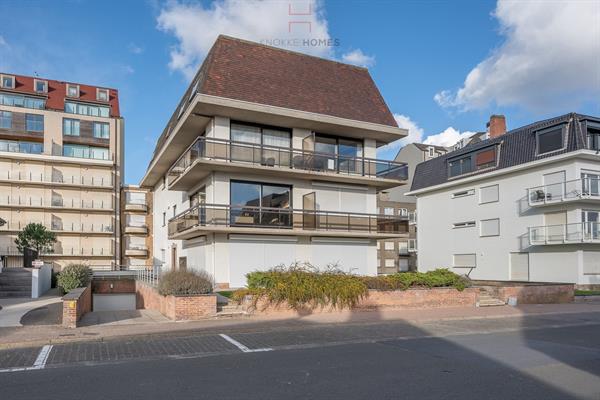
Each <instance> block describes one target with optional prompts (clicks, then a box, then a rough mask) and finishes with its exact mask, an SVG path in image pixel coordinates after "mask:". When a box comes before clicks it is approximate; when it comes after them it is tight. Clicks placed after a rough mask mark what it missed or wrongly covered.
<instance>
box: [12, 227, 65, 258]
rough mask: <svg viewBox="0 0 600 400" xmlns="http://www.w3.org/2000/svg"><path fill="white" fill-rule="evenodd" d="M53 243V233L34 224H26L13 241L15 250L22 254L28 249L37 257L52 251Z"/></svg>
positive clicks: (54, 236) (54, 237)
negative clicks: (36, 254)
mask: <svg viewBox="0 0 600 400" xmlns="http://www.w3.org/2000/svg"><path fill="white" fill-rule="evenodd" d="M54 243H56V235H55V234H54V232H50V231H49V230H48V229H46V227H45V226H44V225H42V224H36V223H30V224H27V226H26V227H25V228H24V229H23V230H22V231H21V232H19V234H18V235H17V238H16V239H15V244H16V245H17V249H19V251H20V252H21V253H24V252H25V249H26V248H29V249H34V250H36V251H37V252H38V255H40V254H42V253H44V252H50V251H52V245H53V244H54Z"/></svg>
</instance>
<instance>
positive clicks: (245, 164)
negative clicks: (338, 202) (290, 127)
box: [168, 137, 408, 190]
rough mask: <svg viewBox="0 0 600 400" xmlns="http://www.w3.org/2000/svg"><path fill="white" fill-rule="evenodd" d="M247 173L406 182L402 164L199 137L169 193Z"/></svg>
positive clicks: (175, 171) (178, 166) (173, 173)
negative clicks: (222, 174)
mask: <svg viewBox="0 0 600 400" xmlns="http://www.w3.org/2000/svg"><path fill="white" fill-rule="evenodd" d="M248 169H252V172H253V173H262V174H268V175H273V174H279V175H284V176H290V174H292V175H297V176H299V177H304V178H310V179H313V180H328V181H331V180H335V181H340V182H350V183H358V184H370V185H374V186H378V187H382V188H385V187H394V186H398V185H400V184H402V183H404V181H406V180H407V179H408V165H406V164H405V163H398V162H394V161H387V160H376V159H370V158H364V157H344V156H340V155H335V154H327V153H317V152H314V151H307V150H300V149H291V148H285V147H275V146H265V145H260V144H252V143H242V142H234V141H231V140H224V139H216V138H206V137H201V138H198V140H197V141H196V142H195V143H194V144H193V145H192V146H191V147H190V148H188V150H186V151H185V152H184V153H183V154H182V155H181V157H180V158H179V159H178V160H177V161H176V162H175V164H174V165H173V166H172V167H171V169H170V170H169V173H168V184H169V189H171V190H188V189H190V188H191V187H192V186H194V185H196V184H197V183H198V181H199V179H202V178H204V177H205V176H206V175H208V173H209V172H210V171H238V172H241V171H247V170H248Z"/></svg>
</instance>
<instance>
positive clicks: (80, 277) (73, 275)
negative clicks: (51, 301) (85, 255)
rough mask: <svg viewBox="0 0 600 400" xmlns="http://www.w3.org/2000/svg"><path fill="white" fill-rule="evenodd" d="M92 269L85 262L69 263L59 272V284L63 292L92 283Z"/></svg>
mask: <svg viewBox="0 0 600 400" xmlns="http://www.w3.org/2000/svg"><path fill="white" fill-rule="evenodd" d="M91 275H92V270H91V268H90V267H88V266H87V265H85V264H69V265H67V266H66V267H64V268H63V269H62V271H61V272H60V274H58V278H57V284H58V287H59V288H61V289H62V291H63V292H65V293H68V292H70V291H71V290H73V289H75V288H78V287H85V286H87V285H88V283H90V277H91Z"/></svg>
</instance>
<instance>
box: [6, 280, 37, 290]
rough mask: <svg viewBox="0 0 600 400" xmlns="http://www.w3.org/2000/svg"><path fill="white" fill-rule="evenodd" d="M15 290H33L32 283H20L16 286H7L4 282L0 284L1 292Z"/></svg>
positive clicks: (12, 284) (13, 284)
mask: <svg viewBox="0 0 600 400" xmlns="http://www.w3.org/2000/svg"><path fill="white" fill-rule="evenodd" d="M13 289H28V290H31V282H24V283H19V284H15V283H9V284H5V283H3V282H0V290H13Z"/></svg>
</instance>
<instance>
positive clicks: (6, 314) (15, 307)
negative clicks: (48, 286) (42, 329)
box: [0, 289, 61, 328]
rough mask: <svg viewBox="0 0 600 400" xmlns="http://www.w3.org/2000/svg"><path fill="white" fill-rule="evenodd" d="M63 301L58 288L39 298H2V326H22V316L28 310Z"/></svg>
mask: <svg viewBox="0 0 600 400" xmlns="http://www.w3.org/2000/svg"><path fill="white" fill-rule="evenodd" d="M60 302H61V297H60V296H59V295H58V292H57V290H54V289H53V290H51V291H50V292H48V293H47V294H46V295H44V296H42V297H40V298H38V299H30V298H20V297H17V298H0V306H2V309H0V328H5V327H15V326H22V324H21V318H23V316H24V315H25V314H27V313H28V312H30V311H32V310H35V309H38V308H43V307H47V306H49V305H51V304H56V303H60Z"/></svg>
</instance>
